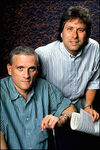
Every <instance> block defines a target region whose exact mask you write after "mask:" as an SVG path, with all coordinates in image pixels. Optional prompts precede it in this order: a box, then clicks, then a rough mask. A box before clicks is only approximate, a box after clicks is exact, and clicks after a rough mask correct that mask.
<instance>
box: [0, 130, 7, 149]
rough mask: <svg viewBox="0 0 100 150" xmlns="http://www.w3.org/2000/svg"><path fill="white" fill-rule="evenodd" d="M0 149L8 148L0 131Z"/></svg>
mask: <svg viewBox="0 0 100 150" xmlns="http://www.w3.org/2000/svg"><path fill="white" fill-rule="evenodd" d="M0 149H1V150H4V149H5V150H6V149H8V148H7V144H6V142H5V139H4V133H2V132H0Z"/></svg>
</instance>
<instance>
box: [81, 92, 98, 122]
mask: <svg viewBox="0 0 100 150" xmlns="http://www.w3.org/2000/svg"><path fill="white" fill-rule="evenodd" d="M95 96H96V90H90V89H89V90H87V91H86V103H85V107H84V110H85V111H87V112H88V113H89V114H91V115H92V116H93V122H94V121H96V120H98V119H99V118H100V115H99V113H97V112H96V111H95V110H94V109H93V108H89V107H88V106H92V105H93V102H94V99H95Z"/></svg>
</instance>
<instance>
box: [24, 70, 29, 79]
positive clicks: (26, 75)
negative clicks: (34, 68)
mask: <svg viewBox="0 0 100 150" xmlns="http://www.w3.org/2000/svg"><path fill="white" fill-rule="evenodd" d="M24 77H25V78H29V77H30V75H29V70H24Z"/></svg>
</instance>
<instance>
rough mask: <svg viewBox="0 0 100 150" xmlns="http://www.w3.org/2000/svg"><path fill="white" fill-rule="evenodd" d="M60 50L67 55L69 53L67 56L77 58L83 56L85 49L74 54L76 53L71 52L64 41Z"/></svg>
mask: <svg viewBox="0 0 100 150" xmlns="http://www.w3.org/2000/svg"><path fill="white" fill-rule="evenodd" d="M60 50H61V51H62V52H63V53H64V54H65V55H67V56H68V57H70V58H77V57H79V56H81V54H82V51H83V50H81V51H79V53H78V54H77V55H76V56H74V55H72V54H70V53H69V52H68V51H67V50H66V48H65V46H64V43H63V42H61V43H60Z"/></svg>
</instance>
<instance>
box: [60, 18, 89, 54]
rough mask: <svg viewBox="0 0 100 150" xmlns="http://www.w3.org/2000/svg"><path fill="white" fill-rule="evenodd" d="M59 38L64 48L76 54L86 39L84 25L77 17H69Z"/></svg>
mask: <svg viewBox="0 0 100 150" xmlns="http://www.w3.org/2000/svg"><path fill="white" fill-rule="evenodd" d="M61 38H62V41H63V43H64V46H65V48H66V50H67V51H68V52H69V53H70V54H72V55H76V54H77V53H78V52H79V49H80V48H81V47H82V46H83V44H84V42H85V39H86V25H85V24H84V23H83V22H82V21H81V20H80V19H79V18H76V19H71V20H68V21H67V22H66V23H65V26H64V29H63V31H62V33H61Z"/></svg>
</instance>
